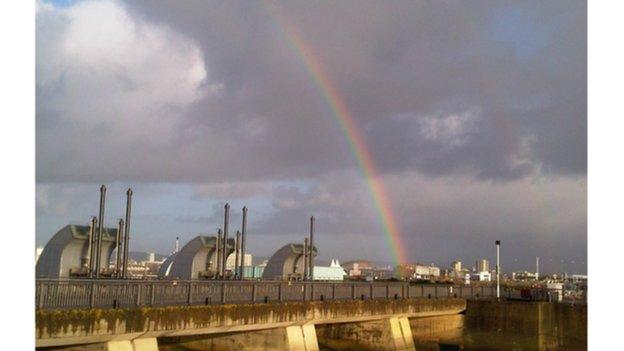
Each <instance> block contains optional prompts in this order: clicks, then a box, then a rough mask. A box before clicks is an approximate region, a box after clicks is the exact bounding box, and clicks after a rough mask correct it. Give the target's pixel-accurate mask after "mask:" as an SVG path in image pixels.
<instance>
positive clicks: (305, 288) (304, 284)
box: [302, 283, 308, 301]
mask: <svg viewBox="0 0 624 351" xmlns="http://www.w3.org/2000/svg"><path fill="white" fill-rule="evenodd" d="M307 295H308V284H306V283H303V299H302V301H305V300H306V297H307Z"/></svg>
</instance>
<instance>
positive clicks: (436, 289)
mask: <svg viewBox="0 0 624 351" xmlns="http://www.w3.org/2000/svg"><path fill="white" fill-rule="evenodd" d="M434 286H435V289H434V296H433V297H435V298H436V299H437V298H438V288H439V286H437V285H434Z"/></svg>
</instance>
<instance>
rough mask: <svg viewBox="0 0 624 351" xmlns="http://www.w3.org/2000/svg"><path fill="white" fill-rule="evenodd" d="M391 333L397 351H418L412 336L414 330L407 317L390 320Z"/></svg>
mask: <svg viewBox="0 0 624 351" xmlns="http://www.w3.org/2000/svg"><path fill="white" fill-rule="evenodd" d="M389 323H390V333H391V336H392V341H393V343H394V349H395V350H400V351H403V350H406V351H408V350H409V351H416V348H415V347H414V337H413V336H412V328H410V323H409V320H408V319H407V317H402V318H396V317H393V318H390V319H389Z"/></svg>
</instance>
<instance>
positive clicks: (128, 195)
mask: <svg viewBox="0 0 624 351" xmlns="http://www.w3.org/2000/svg"><path fill="white" fill-rule="evenodd" d="M131 214H132V188H128V191H126V222H125V227H124V229H125V230H124V245H123V248H124V250H123V273H122V275H123V278H124V279H126V278H128V254H129V253H130V246H128V244H129V243H130V215H131Z"/></svg>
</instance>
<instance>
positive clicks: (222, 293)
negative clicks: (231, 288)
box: [221, 283, 227, 303]
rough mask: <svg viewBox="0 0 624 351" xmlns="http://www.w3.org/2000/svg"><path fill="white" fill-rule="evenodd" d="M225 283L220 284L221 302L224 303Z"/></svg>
mask: <svg viewBox="0 0 624 351" xmlns="http://www.w3.org/2000/svg"><path fill="white" fill-rule="evenodd" d="M225 284H227V283H223V284H221V303H225Z"/></svg>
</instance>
